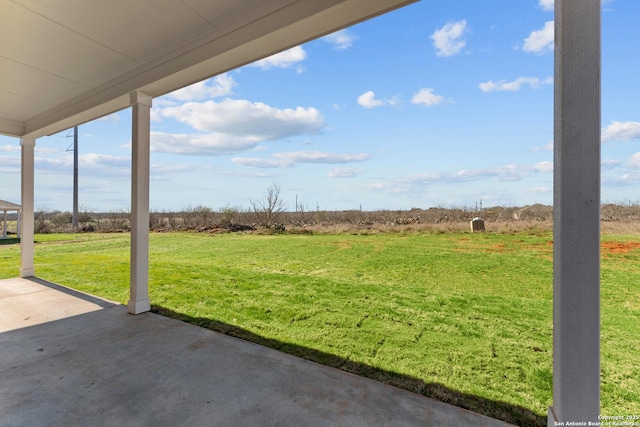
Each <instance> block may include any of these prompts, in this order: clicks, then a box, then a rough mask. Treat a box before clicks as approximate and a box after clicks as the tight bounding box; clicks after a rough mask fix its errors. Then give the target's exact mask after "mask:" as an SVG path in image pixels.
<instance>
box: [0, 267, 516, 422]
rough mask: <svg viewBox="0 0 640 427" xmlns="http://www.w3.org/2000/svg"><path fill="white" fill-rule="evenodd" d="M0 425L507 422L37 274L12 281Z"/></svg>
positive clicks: (2, 327) (0, 306)
mask: <svg viewBox="0 0 640 427" xmlns="http://www.w3.org/2000/svg"><path fill="white" fill-rule="evenodd" d="M0 425H2V426H44V425H51V426H79V425H87V426H118V427H122V426H151V425H153V426H234V427H236V426H249V425H251V426H349V427H352V426H367V427H369V426H384V425H388V426H445V427H446V426H508V425H509V424H506V423H503V422H501V421H497V420H494V419H491V418H487V417H485V416H482V415H478V414H475V413H472V412H470V411H466V410H464V409H460V408H458V407H455V406H451V405H448V404H445V403H441V402H437V401H434V400H431V399H428V398H425V397H422V396H419V395H416V394H413V393H410V392H408V391H405V390H400V389H397V388H395V387H391V386H388V385H385V384H382V383H379V382H376V381H372V380H369V379H367V378H362V377H358V376H355V375H352V374H349V373H345V372H343V371H340V370H338V369H334V368H330V367H326V366H322V365H319V364H316V363H313V362H309V361H306V360H303V359H300V358H297V357H294V356H291V355H288V354H284V353H280V352H278V351H275V350H272V349H269V348H266V347H262V346H260V345H257V344H253V343H250V342H247V341H243V340H240V339H237V338H233V337H229V336H226V335H223V334H219V333H216V332H212V331H210V330H207V329H203V328H200V327H197V326H193V325H190V324H187V323H184V322H181V321H178V320H174V319H170V318H166V317H163V316H159V315H156V314H153V313H144V314H140V315H137V316H132V315H129V314H128V313H127V308H126V307H125V306H122V305H119V304H117V303H112V302H109V301H106V300H103V299H100V298H96V297H93V296H90V295H86V294H82V293H80V292H77V291H74V290H71V289H68V288H64V287H62V286H58V285H55V284H51V283H48V282H45V281H42V280H39V279H7V280H0Z"/></svg>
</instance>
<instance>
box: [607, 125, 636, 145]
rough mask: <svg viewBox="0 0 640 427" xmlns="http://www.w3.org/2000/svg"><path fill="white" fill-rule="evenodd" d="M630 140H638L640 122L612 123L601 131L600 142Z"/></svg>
mask: <svg viewBox="0 0 640 427" xmlns="http://www.w3.org/2000/svg"><path fill="white" fill-rule="evenodd" d="M632 139H640V122H631V121H629V122H618V121H613V122H611V124H610V125H609V126H607V127H606V128H604V129H602V142H607V141H613V140H621V141H631V140H632Z"/></svg>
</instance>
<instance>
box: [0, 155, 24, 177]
mask: <svg viewBox="0 0 640 427" xmlns="http://www.w3.org/2000/svg"><path fill="white" fill-rule="evenodd" d="M0 172H1V173H14V172H18V173H19V172H20V158H19V157H8V156H0Z"/></svg>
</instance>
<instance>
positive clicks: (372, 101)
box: [358, 90, 386, 108]
mask: <svg viewBox="0 0 640 427" xmlns="http://www.w3.org/2000/svg"><path fill="white" fill-rule="evenodd" d="M358 104H360V105H361V106H363V107H364V108H374V107H381V106H383V105H385V104H386V103H385V102H384V101H382V100H380V99H376V94H375V92H373V91H372V90H370V91H368V92H365V93H363V94H362V95H360V96H359V97H358Z"/></svg>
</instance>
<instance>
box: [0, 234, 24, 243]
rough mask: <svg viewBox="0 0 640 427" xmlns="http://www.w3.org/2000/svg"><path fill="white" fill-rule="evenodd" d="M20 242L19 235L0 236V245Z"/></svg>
mask: <svg viewBox="0 0 640 427" xmlns="http://www.w3.org/2000/svg"><path fill="white" fill-rule="evenodd" d="M16 243H20V238H19V237H2V236H0V245H14V244H16Z"/></svg>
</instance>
